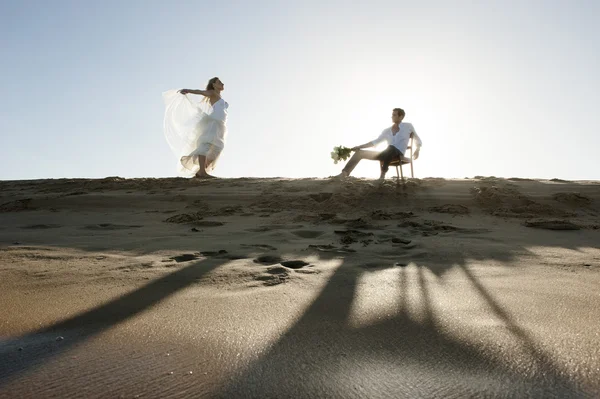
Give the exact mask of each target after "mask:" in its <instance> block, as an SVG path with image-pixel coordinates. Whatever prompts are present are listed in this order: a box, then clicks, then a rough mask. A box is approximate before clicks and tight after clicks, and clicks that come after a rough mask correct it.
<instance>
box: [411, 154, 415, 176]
mask: <svg viewBox="0 0 600 399" xmlns="http://www.w3.org/2000/svg"><path fill="white" fill-rule="evenodd" d="M410 177H412V178H413V179H414V178H415V172H414V170H413V161H412V159H411V160H410Z"/></svg>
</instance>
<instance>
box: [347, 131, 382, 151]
mask: <svg viewBox="0 0 600 399" xmlns="http://www.w3.org/2000/svg"><path fill="white" fill-rule="evenodd" d="M384 133H385V131H384V132H383V133H381V134H380V135H379V137H377V138H376V139H375V140H373V141H369V142H368V143H365V144H363V145H359V146H357V147H352V151H358V150H362V149H363V148H369V147H375V146H377V145H379V144H381V143H383V142H384V141H385V137H384Z"/></svg>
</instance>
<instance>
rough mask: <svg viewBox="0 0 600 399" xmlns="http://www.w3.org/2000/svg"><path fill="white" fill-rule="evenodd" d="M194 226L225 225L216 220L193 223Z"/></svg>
mask: <svg viewBox="0 0 600 399" xmlns="http://www.w3.org/2000/svg"><path fill="white" fill-rule="evenodd" d="M192 224H193V225H194V226H198V227H219V226H224V225H225V223H223V222H217V221H214V220H199V221H197V222H193V223H192Z"/></svg>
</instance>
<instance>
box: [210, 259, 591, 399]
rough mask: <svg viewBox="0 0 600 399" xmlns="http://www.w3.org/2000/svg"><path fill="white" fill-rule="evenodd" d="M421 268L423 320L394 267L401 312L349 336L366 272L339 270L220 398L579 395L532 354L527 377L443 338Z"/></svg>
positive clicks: (527, 340)
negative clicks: (530, 372) (532, 365)
mask: <svg viewBox="0 0 600 399" xmlns="http://www.w3.org/2000/svg"><path fill="white" fill-rule="evenodd" d="M417 267H418V269H417V277H416V278H417V281H418V285H419V291H420V294H421V296H422V305H421V306H422V307H423V309H422V310H423V312H422V316H420V317H418V318H417V317H415V315H414V312H411V309H410V308H411V306H412V304H411V301H410V298H409V296H408V290H409V281H408V280H409V279H408V275H407V270H406V268H399V269H398V273H399V274H400V275H399V291H400V305H399V308H398V309H397V312H395V314H394V315H393V317H388V318H385V319H384V320H382V321H377V322H375V323H372V324H370V325H365V326H359V327H353V326H351V324H350V321H351V317H352V315H351V313H352V307H353V303H354V301H355V298H356V293H357V285H358V280H359V278H360V277H361V275H362V274H363V273H364V270H362V269H360V268H358V267H355V266H352V265H349V264H347V263H346V262H344V263H342V265H340V266H339V267H338V269H337V270H336V271H335V272H334V274H333V276H332V277H331V279H330V280H329V281H328V283H327V284H326V286H325V287H324V289H323V290H322V291H321V292H320V294H319V295H318V297H317V298H316V299H315V301H314V302H313V303H312V305H311V306H310V307H309V308H308V309H307V311H306V312H305V313H304V314H303V316H302V317H301V318H300V319H299V320H298V321H297V322H296V323H295V324H294V325H293V326H292V327H291V328H290V329H289V330H288V331H287V332H286V333H285V334H284V335H283V336H282V337H281V339H280V340H279V341H278V342H277V343H275V344H274V345H273V347H272V348H271V349H270V350H269V351H268V352H267V353H266V354H265V355H264V356H263V357H262V358H260V359H259V360H257V361H256V362H254V363H253V364H251V365H250V366H249V367H248V368H247V369H245V370H243V371H241V372H240V373H239V374H237V375H235V376H233V377H232V378H231V380H230V381H228V382H227V383H226V384H225V385H224V386H223V389H222V391H221V392H219V397H223V398H226V397H227V398H230V397H347V398H352V397H367V396H373V394H374V393H376V396H381V397H390V396H393V397H416V396H419V397H446V396H449V395H453V396H456V395H457V394H461V395H466V396H473V395H475V396H477V395H479V394H481V393H484V394H486V395H492V396H517V397H532V396H533V397H548V396H553V397H555V396H557V395H558V396H559V397H566V396H568V397H579V396H584V395H583V394H581V393H580V391H578V389H577V388H576V387H574V386H573V385H572V384H571V383H570V382H569V381H567V380H565V379H564V378H562V377H561V375H560V373H559V372H558V370H557V369H556V367H555V366H554V365H553V364H552V362H550V361H549V359H548V358H547V357H544V356H539V355H538V354H537V352H536V351H534V350H533V349H532V350H531V351H530V352H529V353H530V355H531V356H534V357H535V361H536V363H537V364H538V365H539V366H540V368H539V370H540V373H537V374H536V375H535V376H533V377H526V376H523V375H521V374H519V373H517V372H515V371H514V370H512V369H510V367H508V366H507V365H506V364H503V363H502V362H501V361H500V360H498V359H496V358H493V357H492V356H490V355H489V354H486V353H485V351H484V350H483V348H479V347H478V346H477V345H476V344H475V343H471V342H465V341H464V340H461V339H459V338H457V337H455V336H452V335H450V334H448V333H446V332H444V331H443V330H442V329H441V328H439V327H438V325H436V322H435V314H434V311H433V307H432V304H431V299H430V290H429V286H428V284H427V279H426V278H425V275H424V269H425V267H424V266H417ZM465 270H466V269H465ZM467 273H468V272H467ZM468 278H469V281H471V282H472V283H473V284H474V285H475V286H476V288H477V289H478V291H479V293H480V294H481V295H482V296H483V297H484V298H485V299H486V301H487V302H488V303H489V305H490V306H491V307H492V309H493V310H494V312H495V314H496V315H497V316H499V317H501V318H502V320H503V321H504V322H505V323H506V324H507V325H508V326H509V330H510V331H511V332H512V333H513V334H514V335H515V336H516V337H517V338H518V339H520V340H521V341H522V342H523V343H524V345H525V346H526V347H527V346H529V347H531V348H535V343H534V342H533V340H532V339H531V337H529V336H528V335H527V334H526V333H525V332H524V331H523V329H521V328H520V327H519V326H518V325H516V323H515V322H514V321H513V320H512V319H511V318H510V316H509V314H508V313H507V312H506V311H504V310H503V309H502V308H501V307H500V306H499V305H498V303H497V302H495V301H494V299H493V298H492V297H491V295H489V293H487V291H486V290H485V288H484V287H483V285H481V283H480V282H478V281H477V279H476V278H475V277H474V276H473V275H472V274H470V275H468ZM423 315H424V317H423Z"/></svg>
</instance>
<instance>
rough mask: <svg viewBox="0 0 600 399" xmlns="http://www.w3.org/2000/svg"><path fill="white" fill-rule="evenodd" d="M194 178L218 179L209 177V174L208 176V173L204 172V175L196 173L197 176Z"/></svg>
mask: <svg viewBox="0 0 600 399" xmlns="http://www.w3.org/2000/svg"><path fill="white" fill-rule="evenodd" d="M194 177H195V178H196V179H216V178H217V177H216V176H212V175H209V174H208V173H206V172H204V173H196V174H195V175H194Z"/></svg>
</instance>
